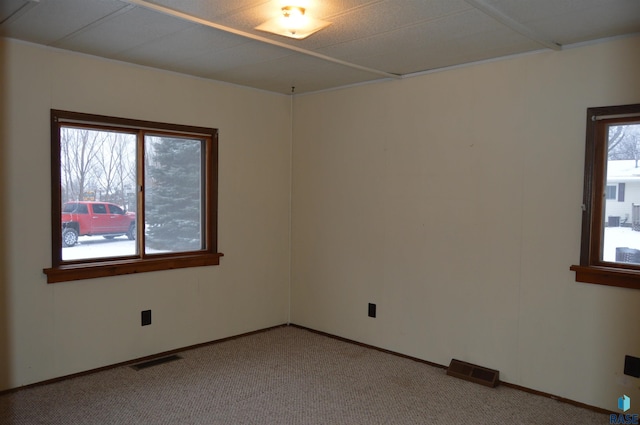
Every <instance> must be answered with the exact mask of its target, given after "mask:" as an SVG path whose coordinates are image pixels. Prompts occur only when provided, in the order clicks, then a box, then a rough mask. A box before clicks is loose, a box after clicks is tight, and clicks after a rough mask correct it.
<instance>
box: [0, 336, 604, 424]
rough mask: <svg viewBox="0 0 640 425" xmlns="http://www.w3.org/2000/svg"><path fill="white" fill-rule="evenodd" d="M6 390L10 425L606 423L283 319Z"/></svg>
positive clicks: (0, 413)
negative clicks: (138, 366)
mask: <svg viewBox="0 0 640 425" xmlns="http://www.w3.org/2000/svg"><path fill="white" fill-rule="evenodd" d="M179 355H180V356H181V357H182V359H180V360H176V361H173V362H169V363H165V364H161V365H157V366H153V367H149V368H146V369H142V370H139V371H136V370H134V369H133V368H131V367H129V366H122V367H118V368H114V369H110V370H107V371H103V372H98V373H95V374H91V375H88V376H83V377H79V378H74V379H69V380H65V381H62V382H58V383H54V384H49V385H45V386H39V387H34V388H30V389H27V390H22V391H17V392H14V393H9V394H5V395H4V396H0V424H3V425H4V424H11V425H14V424H29V425H32V424H82V425H90V424H99V425H105V424H128V425H130V424H176V425H177V424H448V425H450V424H474V425H475V424H527V425H531V424H553V425H558V424H570V425H576V424H598V425H602V424H605V423H608V422H609V418H608V416H607V415H605V414H599V413H595V412H592V411H589V410H586V409H581V408H578V407H575V406H572V405H568V404H564V403H560V402H558V401H554V400H551V399H549V398H545V397H540V396H536V395H532V394H529V393H526V392H522V391H518V390H515V389H512V388H507V387H504V386H499V387H497V388H495V389H492V388H487V387H483V386H481V385H478V384H473V383H470V382H466V381H463V380H460V379H456V378H453V377H450V376H447V375H446V374H445V371H444V370H443V369H439V368H434V367H431V366H428V365H425V364H423V363H420V362H416V361H413V360H410V359H406V358H402V357H399V356H394V355H392V354H387V353H383V352H380V351H377V350H373V349H369V348H366V347H362V346H359V345H356V344H351V343H348V342H344V341H339V340H336V339H334V338H329V337H326V336H323V335H319V334H316V333H314V332H310V331H308V330H305V329H300V328H296V327H281V328H276V329H272V330H268V331H265V332H261V333H257V334H253V335H249V336H245V337H241V338H237V339H233V340H228V341H224V342H221V343H218V344H213V345H210V346H206V347H203V348H198V349H194V350H188V351H184V352H181V353H179Z"/></svg>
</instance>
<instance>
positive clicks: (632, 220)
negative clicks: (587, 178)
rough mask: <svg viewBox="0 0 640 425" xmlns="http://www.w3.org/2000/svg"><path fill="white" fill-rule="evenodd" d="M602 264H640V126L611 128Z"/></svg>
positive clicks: (631, 125) (608, 141) (627, 125)
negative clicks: (604, 262)
mask: <svg viewBox="0 0 640 425" xmlns="http://www.w3.org/2000/svg"><path fill="white" fill-rule="evenodd" d="M607 139H608V140H607V148H608V150H607V151H608V158H607V159H608V160H607V172H606V179H607V180H606V185H605V193H604V198H605V202H604V211H603V220H604V223H603V224H604V225H603V235H602V236H603V237H602V240H603V247H602V258H601V259H602V260H603V261H611V262H618V263H633V264H640V124H625V125H610V126H609V127H608V137H607Z"/></svg>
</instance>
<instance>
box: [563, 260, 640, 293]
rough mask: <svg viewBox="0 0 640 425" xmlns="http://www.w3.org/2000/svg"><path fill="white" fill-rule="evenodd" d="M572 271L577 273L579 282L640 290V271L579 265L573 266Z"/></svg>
mask: <svg viewBox="0 0 640 425" xmlns="http://www.w3.org/2000/svg"><path fill="white" fill-rule="evenodd" d="M570 269H571V270H573V271H574V272H576V281H577V282H584V283H597V284H600V285H608V286H618V287H621V288H632V289H640V271H638V270H631V269H622V268H616V267H605V266H578V265H573V266H571V267H570Z"/></svg>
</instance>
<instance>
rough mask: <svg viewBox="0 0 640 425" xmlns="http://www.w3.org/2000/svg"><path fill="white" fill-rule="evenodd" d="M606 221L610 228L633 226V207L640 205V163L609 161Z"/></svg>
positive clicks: (633, 161)
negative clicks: (617, 225)
mask: <svg viewBox="0 0 640 425" xmlns="http://www.w3.org/2000/svg"><path fill="white" fill-rule="evenodd" d="M605 192H606V193H605V196H606V197H607V202H606V207H605V208H606V209H605V213H604V219H605V221H606V223H607V225H609V226H616V222H619V225H620V226H625V227H627V226H629V227H630V226H631V224H632V218H633V215H632V206H633V205H634V204H636V205H640V161H637V162H636V161H635V160H619V161H608V164H607V188H606V190H605Z"/></svg>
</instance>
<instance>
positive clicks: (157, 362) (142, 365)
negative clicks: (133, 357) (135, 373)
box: [131, 355, 182, 370]
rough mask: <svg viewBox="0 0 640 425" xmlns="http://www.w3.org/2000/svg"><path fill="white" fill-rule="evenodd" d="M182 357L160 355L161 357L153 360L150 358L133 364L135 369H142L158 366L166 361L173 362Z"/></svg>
mask: <svg viewBox="0 0 640 425" xmlns="http://www.w3.org/2000/svg"><path fill="white" fill-rule="evenodd" d="M181 358H182V357H180V356H176V355H173V356H167V357H160V358H159V359H153V360H149V361H148V362H144V363H138V364H134V365H133V366H131V367H132V368H133V369H135V370H142V369H146V368H148V367H152V366H158V365H161V364H164V363H169V362H172V361H174V360H180V359H181Z"/></svg>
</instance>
